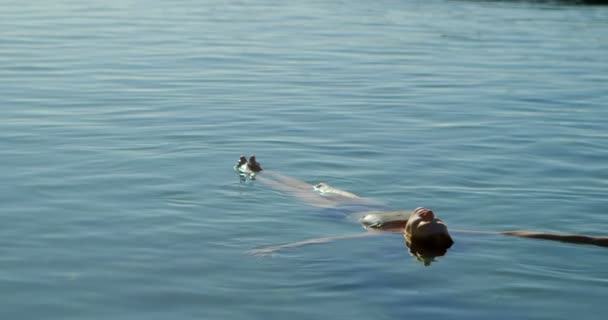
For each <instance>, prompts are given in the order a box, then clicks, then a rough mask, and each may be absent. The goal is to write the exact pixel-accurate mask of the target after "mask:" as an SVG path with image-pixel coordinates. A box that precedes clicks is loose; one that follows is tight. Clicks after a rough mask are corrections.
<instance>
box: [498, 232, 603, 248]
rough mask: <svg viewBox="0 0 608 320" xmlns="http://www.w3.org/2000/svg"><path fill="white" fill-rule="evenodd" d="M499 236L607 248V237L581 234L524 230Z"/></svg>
mask: <svg viewBox="0 0 608 320" xmlns="http://www.w3.org/2000/svg"><path fill="white" fill-rule="evenodd" d="M499 233H500V234H504V235H508V236H515V237H522V238H533V239H544V240H553V241H560V242H567V243H576V244H591V245H595V246H600V247H608V237H593V236H587V235H582V234H561V233H546V232H533V231H525V230H517V231H503V232H499Z"/></svg>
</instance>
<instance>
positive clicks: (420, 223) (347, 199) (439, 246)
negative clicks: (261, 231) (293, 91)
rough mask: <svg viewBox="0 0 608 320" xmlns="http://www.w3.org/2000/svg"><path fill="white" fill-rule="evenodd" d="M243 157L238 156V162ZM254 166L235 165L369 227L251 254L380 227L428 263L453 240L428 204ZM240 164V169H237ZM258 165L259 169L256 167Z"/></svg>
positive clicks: (582, 239) (564, 237)
mask: <svg viewBox="0 0 608 320" xmlns="http://www.w3.org/2000/svg"><path fill="white" fill-rule="evenodd" d="M243 158H244V157H241V162H242V160H243ZM252 158H253V161H254V163H255V165H254V166H251V165H248V166H247V167H246V168H245V167H244V166H243V164H242V163H239V164H241V166H240V167H238V168H237V167H235V169H236V170H237V171H238V172H239V174H240V175H241V176H243V175H244V176H245V177H247V176H255V177H256V178H257V179H256V180H257V181H259V182H260V183H263V184H265V185H268V186H270V187H272V188H274V189H276V190H280V191H282V192H285V193H288V194H290V195H292V196H294V197H296V198H297V199H299V200H300V201H302V202H304V203H307V204H309V205H312V206H315V207H320V208H327V209H329V210H331V211H332V212H340V213H343V214H344V215H351V216H354V217H356V218H358V219H359V222H360V223H361V224H362V225H363V227H364V228H365V229H366V230H367V231H368V232H367V233H364V234H356V235H348V236H338V237H327V238H315V239H309V240H304V241H299V242H296V243H289V244H283V245H278V246H273V247H267V248H262V249H256V250H253V253H254V254H271V253H274V252H277V251H279V250H282V249H286V248H292V247H297V246H303V245H307V244H315V243H326V242H330V241H333V240H338V239H349V238H359V237H365V236H369V235H374V234H377V232H379V231H385V232H399V233H403V235H404V238H405V240H406V245H407V247H408V248H409V250H410V253H411V254H412V255H414V256H416V257H417V258H418V259H419V260H422V261H423V262H425V264H428V263H430V261H432V259H433V258H434V257H435V256H441V255H444V254H445V253H446V251H447V249H449V248H450V247H451V246H452V244H453V243H454V242H453V240H452V238H451V237H450V234H449V232H448V228H447V225H446V224H445V223H444V222H443V221H442V220H440V219H439V218H437V217H436V216H435V214H434V212H433V211H431V210H429V209H427V208H417V209H415V210H414V211H413V212H409V211H387V208H386V207H384V206H383V205H381V204H379V203H377V202H375V201H373V200H370V199H366V198H362V197H359V196H357V195H355V194H353V193H350V192H347V191H344V190H340V189H337V188H334V187H332V186H330V185H328V184H326V183H319V184H316V185H310V184H308V183H306V182H303V181H300V180H297V179H294V178H290V177H287V176H284V175H281V174H279V173H276V172H272V171H264V175H259V173H260V171H261V166H260V165H259V163H258V162H257V161H256V160H255V157H252ZM239 168H242V170H239ZM258 169H259V170H258ZM453 231H454V232H459V233H481V234H501V235H509V236H516V237H523V238H532V239H544V240H553V241H560V242H567V243H576V244H589V245H596V246H602V247H608V237H594V236H587V235H578V234H561V233H546V232H533V231H525V230H515V231H500V232H490V231H472V230H453Z"/></svg>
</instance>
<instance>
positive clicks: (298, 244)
mask: <svg viewBox="0 0 608 320" xmlns="http://www.w3.org/2000/svg"><path fill="white" fill-rule="evenodd" d="M377 234H380V232H366V233H359V234H351V235H346V236H336V237H324V238H314V239H307V240H303V241H298V242H292V243H287V244H282V245H278V246H271V247H265V248H259V249H254V250H250V251H249V253H251V254H253V255H258V256H265V255H270V254H273V253H276V252H278V251H280V250H283V249H288V248H294V247H301V246H305V245H309V244H320V243H328V242H332V241H335V240H343V239H355V238H363V237H369V236H373V235H377Z"/></svg>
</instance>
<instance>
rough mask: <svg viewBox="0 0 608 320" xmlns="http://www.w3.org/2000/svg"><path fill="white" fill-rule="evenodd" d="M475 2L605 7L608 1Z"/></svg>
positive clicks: (532, 0)
mask: <svg viewBox="0 0 608 320" xmlns="http://www.w3.org/2000/svg"><path fill="white" fill-rule="evenodd" d="M473 1H475V2H486V3H492V2H494V3H505V4H506V3H518V4H539V5H552V6H556V5H591V6H605V5H608V0H473Z"/></svg>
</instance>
